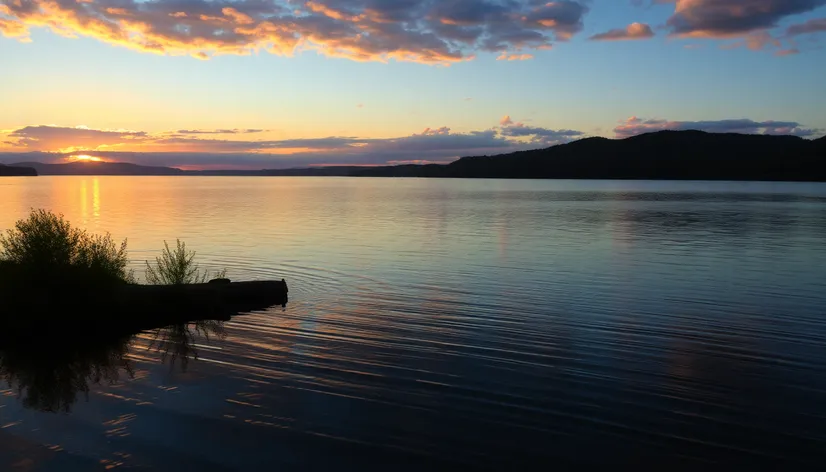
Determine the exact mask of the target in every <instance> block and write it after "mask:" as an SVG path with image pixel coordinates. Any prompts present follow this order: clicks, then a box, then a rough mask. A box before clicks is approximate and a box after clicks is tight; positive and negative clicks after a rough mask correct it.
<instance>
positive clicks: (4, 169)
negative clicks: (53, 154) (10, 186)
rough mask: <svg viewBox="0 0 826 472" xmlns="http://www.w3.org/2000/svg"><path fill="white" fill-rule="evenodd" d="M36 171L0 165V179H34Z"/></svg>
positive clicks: (28, 168)
mask: <svg viewBox="0 0 826 472" xmlns="http://www.w3.org/2000/svg"><path fill="white" fill-rule="evenodd" d="M36 175H37V171H36V170H34V168H32V167H17V166H14V167H13V166H7V165H3V164H0V177H34V176H36Z"/></svg>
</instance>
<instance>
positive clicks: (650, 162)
mask: <svg viewBox="0 0 826 472" xmlns="http://www.w3.org/2000/svg"><path fill="white" fill-rule="evenodd" d="M15 165H16V166H26V167H31V168H33V169H36V171H37V173H39V174H40V175H215V176H218V175H227V176H315V177H330V176H355V177H450V178H504V179H662V180H790V181H795V180H797V181H826V137H823V138H820V139H816V140H812V141H810V140H806V139H802V138H799V137H795V136H769V135H747V134H715V133H706V132H702V131H660V132H656V133H649V134H642V135H639V136H634V137H631V138H626V139H607V138H586V139H581V140H579V141H574V142H571V143H567V144H560V145H558V146H553V147H550V148H547V149H538V150H533V151H522V152H516V153H511V154H502V155H498V156H476V157H463V158H461V159H459V160H458V161H455V162H453V163H450V164H445V165H441V164H428V165H399V166H382V167H364V166H330V167H309V168H304V169H264V170H201V171H198V170H188V171H184V170H181V169H176V168H173V167H147V166H141V165H136V164H127V163H107V162H73V163H68V164H41V163H37V162H30V163H21V164H15ZM0 175H2V174H0Z"/></svg>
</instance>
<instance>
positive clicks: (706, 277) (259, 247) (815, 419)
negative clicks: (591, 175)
mask: <svg viewBox="0 0 826 472" xmlns="http://www.w3.org/2000/svg"><path fill="white" fill-rule="evenodd" d="M30 207H38V208H39V207H44V208H48V209H52V210H55V211H60V212H63V213H64V214H65V215H66V216H67V217H68V218H69V219H71V220H72V221H73V222H75V223H77V224H80V225H83V226H84V227H86V228H88V229H90V230H92V231H111V232H112V233H113V235H114V236H115V237H117V238H123V237H128V238H129V245H130V248H131V254H132V258H133V259H134V260H135V267H136V268H137V274H138V275H141V274H142V269H141V268H140V263H141V261H143V260H144V259H147V258H150V257H153V256H154V255H156V254H157V253H158V250H159V249H160V248H161V247H162V246H163V240H164V239H166V240H171V241H174V239H175V238H176V237H180V238H182V239H184V240H185V241H186V242H187V244H188V245H189V246H190V247H191V248H193V249H195V250H197V251H198V252H199V256H198V257H199V260H200V261H201V262H202V263H203V264H204V265H205V266H207V267H210V268H220V267H227V268H228V270H229V276H230V277H232V278H235V279H267V278H278V279H280V278H282V277H284V278H286V279H287V281H288V283H289V284H290V290H291V291H290V295H291V300H290V304H289V305H288V306H287V308H286V309H285V310H282V309H281V308H280V307H279V308H274V309H272V310H270V311H269V312H266V313H258V314H252V315H248V316H244V317H239V318H236V319H235V320H233V321H231V322H229V323H226V325H225V326H223V327H221V326H213V327H212V331H209V330H207V332H210V333H211V335H210V336H209V339H208V340H207V339H206V338H204V337H203V336H200V335H198V333H197V332H196V331H195V330H194V329H193V333H194V334H195V335H196V336H195V337H186V336H185V333H183V338H185V339H181V338H180V336H179V338H174V337H173V338H174V339H171V340H170V339H166V341H167V342H166V343H164V342H158V341H157V340H155V341H152V338H153V335H150V334H147V335H143V336H141V337H139V338H137V339H135V340H133V341H131V342H129V341H128V340H126V341H124V342H122V343H120V344H118V343H117V342H115V343H114V344H113V345H112V346H108V347H105V348H101V349H103V350H104V351H105V352H104V351H101V352H103V354H101V353H100V352H98V351H95V352H96V353H97V354H94V355H88V356H87V355H86V354H72V355H68V354H66V355H59V354H55V352H54V351H55V350H54V349H51V350H49V349H45V350H44V351H43V352H42V356H41V358H40V360H37V359H35V360H32V359H31V358H32V356H34V354H32V352H37V351H38V349H35V348H33V349H32V350H31V351H32V352H28V353H23V354H21V353H20V352H0V356H1V357H2V366H0V374H1V375H2V376H3V377H5V378H6V379H7V380H11V382H12V384H11V387H10V388H9V389H7V390H5V391H3V392H2V394H3V395H2V396H0V470H15V468H19V469H20V470H49V471H52V470H54V471H63V470H95V469H96V468H99V469H111V468H119V469H126V470H129V469H130V468H131V469H134V470H144V469H147V470H148V469H153V470H164V471H165V470H169V471H179V470H197V471H212V470H216V471H218V470H268V471H269V470H328V469H331V468H332V469H339V470H365V469H371V470H402V469H409V470H428V469H451V470H460V469H463V468H469V467H477V468H490V469H498V470H552V469H560V468H562V469H566V468H573V467H582V466H584V465H587V464H597V465H613V466H616V465H629V464H633V465H638V466H650V465H656V466H658V467H660V468H661V469H657V470H666V469H665V468H666V467H667V468H669V469H691V470H698V469H699V470H703V469H715V468H726V467H732V466H734V467H751V468H752V470H753V469H754V468H758V469H761V468H775V467H778V466H780V465H783V466H784V467H788V468H789V469H790V470H800V469H817V468H820V467H822V466H823V459H824V458H826V278H825V277H826V275H824V274H826V186H823V185H817V184H767V183H694V182H684V183H679V182H569V181H562V182H539V181H463V180H394V179H387V180H373V179H339V178H328V179H312V178H293V179H290V178H284V179H281V178H272V179H264V178H185V177H177V178H175V177H173V178H153V177H138V178H134V177H105V178H93V177H39V178H36V179H16V178H4V179H2V180H0V228H8V227H9V226H10V225H11V224H12V223H13V221H14V220H16V219H17V218H20V217H24V216H25V215H26V214H27V211H28V209H29V208H30ZM202 332H203V331H202ZM178 334H182V333H180V332H179V333H178ZM65 342H66V340H64V341H63V343H65ZM83 343H84V345H87V346H88V343H87V342H86V341H84V342H83ZM69 344H70V345H71V343H69ZM110 344H111V343H110ZM61 349H63V348H61ZM95 349H97V348H95ZM92 350H93V351H94V349H92ZM0 351H2V349H0ZM59 352H63V351H62V350H61V351H59ZM84 352H85V351H84ZM194 353H197V355H198V359H194V358H190V359H189V360H188V362H185V361H186V360H187V358H189V357H191V356H193V354H194ZM84 356H86V357H84ZM34 357H36V356H34ZM43 359H46V361H44V360H43ZM44 366H45V367H44ZM184 367H185V368H184ZM94 380H100V385H97V384H96V383H95V382H94ZM110 383H111V385H110ZM21 384H23V385H24V387H25V388H23V389H19V388H18V387H19V385H21ZM87 384H88V385H91V390H90V391H89V393H88V396H87V395H86V394H84V392H83V387H84V386H85V385H87ZM2 386H4V387H5V386H6V385H5V384H4V385H2ZM49 408H51V409H56V410H58V412H57V413H52V412H44V411H42V410H44V409H49ZM67 410H68V412H67Z"/></svg>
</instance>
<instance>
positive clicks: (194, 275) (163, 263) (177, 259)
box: [146, 239, 226, 285]
mask: <svg viewBox="0 0 826 472" xmlns="http://www.w3.org/2000/svg"><path fill="white" fill-rule="evenodd" d="M176 241H177V244H176V247H175V249H170V248H169V244H168V243H167V242H166V241H164V242H163V245H164V250H163V253H162V254H161V255H160V256H159V257H156V258H155V265H154V266H153V265H152V264H150V263H149V261H146V282H147V283H149V284H152V285H182V284H199V283H206V282H208V281H209V279H210V278H223V277H226V270H222V271H220V272H216V273H215V274H214V275H213V276H212V277H210V275H209V272H208V271H204V272H203V273H202V272H201V269H200V268H199V267H198V264H196V263H195V260H194V259H195V251H188V250H187V249H186V243H184V242H182V241H181V240H180V239H178V240H176Z"/></svg>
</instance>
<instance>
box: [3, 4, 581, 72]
mask: <svg viewBox="0 0 826 472" xmlns="http://www.w3.org/2000/svg"><path fill="white" fill-rule="evenodd" d="M0 7H2V10H0V11H2V15H3V16H2V17H0V32H1V33H2V34H3V35H4V36H8V37H14V38H18V39H20V40H26V38H28V32H29V30H30V29H31V28H46V29H49V30H51V31H53V32H55V33H57V34H60V35H63V36H65V37H68V38H77V37H80V36H87V37H92V38H96V39H98V40H101V41H104V42H107V43H109V44H114V45H117V46H121V47H124V48H128V49H132V50H136V51H141V52H148V53H153V54H164V55H175V56H181V55H184V56H191V57H195V58H198V59H208V58H211V57H214V56H219V55H223V54H236V55H248V54H251V53H252V52H257V51H266V52H269V53H271V54H278V55H284V56H292V55H294V54H295V53H296V52H298V51H304V50H313V51H316V52H318V53H319V54H323V55H327V56H331V57H343V58H347V59H351V60H356V61H379V62H387V61H390V60H395V61H406V62H420V63H426V64H443V65H450V64H451V63H455V62H460V61H467V60H472V59H473V58H475V57H476V54H477V53H478V52H479V51H486V52H494V53H496V54H499V55H501V56H502V57H503V59H507V60H524V59H528V58H529V57H530V55H529V54H525V53H522V52H520V51H523V50H525V49H545V48H550V47H551V45H552V44H551V41H552V38H555V39H556V40H558V41H564V40H567V39H569V38H570V37H571V36H572V35H573V34H575V33H576V32H578V31H580V30H581V29H582V18H583V16H584V15H585V13H586V12H587V11H588V9H587V8H586V7H584V6H583V5H582V4H580V3H578V2H576V1H565V2H551V3H548V4H546V5H540V6H536V2H535V1H534V0H514V1H512V2H510V3H509V4H508V5H507V7H506V6H504V5H499V4H494V3H486V2H479V3H468V4H463V5H459V4H449V3H443V2H432V1H426V0H407V1H405V2H375V1H372V0H347V1H343V0H309V1H306V2H303V3H302V4H301V5H300V6H298V7H295V6H294V4H293V3H292V2H290V1H289V0H273V1H268V2H235V1H232V0H213V1H211V2H184V3H181V2H175V1H171V0H156V1H152V2H145V1H143V0H94V1H92V0H84V1H74V2H70V1H62V0H27V1H25V2H24V1H19V0H14V1H11V0H5V3H4V4H2V5H0Z"/></svg>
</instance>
